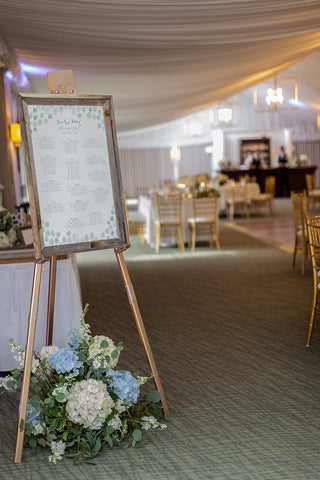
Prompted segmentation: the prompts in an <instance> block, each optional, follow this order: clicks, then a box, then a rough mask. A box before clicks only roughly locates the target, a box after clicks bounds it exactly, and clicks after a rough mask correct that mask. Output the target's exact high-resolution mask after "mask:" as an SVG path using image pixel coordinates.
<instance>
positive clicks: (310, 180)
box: [305, 173, 320, 209]
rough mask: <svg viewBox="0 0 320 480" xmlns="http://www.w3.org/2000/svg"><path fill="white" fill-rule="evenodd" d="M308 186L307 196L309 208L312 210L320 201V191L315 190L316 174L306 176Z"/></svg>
mask: <svg viewBox="0 0 320 480" xmlns="http://www.w3.org/2000/svg"><path fill="white" fill-rule="evenodd" d="M305 180H306V186H307V194H308V200H309V208H310V209H312V208H313V207H314V203H315V201H320V189H318V188H315V174H314V173H312V174H309V173H306V174H305Z"/></svg>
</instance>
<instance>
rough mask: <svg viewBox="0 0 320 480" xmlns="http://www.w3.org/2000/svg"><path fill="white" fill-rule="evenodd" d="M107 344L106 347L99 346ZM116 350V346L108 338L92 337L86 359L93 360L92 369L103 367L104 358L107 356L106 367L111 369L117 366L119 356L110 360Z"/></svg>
mask: <svg viewBox="0 0 320 480" xmlns="http://www.w3.org/2000/svg"><path fill="white" fill-rule="evenodd" d="M105 343H106V344H107V345H108V346H106V347H104V346H101V344H102V345H103V344H105ZM113 351H117V350H116V346H115V344H114V343H113V341H112V340H111V338H109V337H105V336H104V335H96V336H95V337H93V343H92V344H91V345H90V347H89V355H88V359H94V361H93V366H94V368H101V367H105V366H106V365H103V361H104V357H106V356H108V357H109V358H110V360H109V362H108V364H107V365H108V367H110V368H113V367H115V366H116V365H117V363H118V360H119V355H118V356H117V357H116V358H112V356H111V354H112V352H113Z"/></svg>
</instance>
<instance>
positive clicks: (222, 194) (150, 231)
mask: <svg viewBox="0 0 320 480" xmlns="http://www.w3.org/2000/svg"><path fill="white" fill-rule="evenodd" d="M239 187H242V186H241V185H240V184H236V185H235V186H234V187H232V185H231V183H230V182H228V183H226V184H224V185H221V186H220V185H218V186H216V187H215V188H216V190H217V191H218V192H219V201H218V210H219V212H220V213H221V212H224V211H225V209H226V200H227V199H228V198H229V197H231V189H232V188H234V189H235V191H237V188H239ZM259 193H260V187H259V185H258V183H255V182H252V183H247V184H246V196H247V202H248V205H250V203H251V199H252V198H253V197H254V196H256V195H258V194H259ZM138 211H139V212H140V213H142V215H143V216H144V218H145V229H144V238H145V240H146V243H147V244H148V245H151V246H154V245H155V240H156V231H155V221H156V218H157V213H156V207H155V202H154V198H153V196H152V195H140V196H139V201H138ZM189 217H192V200H191V199H190V198H187V197H184V198H183V199H182V202H181V224H182V225H181V226H182V236H183V241H184V242H185V243H186V242H187V240H188V223H187V219H188V218H189ZM218 220H219V219H218V215H217V226H218V229H219V222H218ZM205 238H207V237H205ZM198 239H200V240H201V237H200V236H199V237H198ZM170 240H171V239H170V237H169V238H167V239H166V242H165V243H163V242H162V241H161V245H163V246H165V245H173V244H176V243H177V237H176V236H173V237H172V241H170Z"/></svg>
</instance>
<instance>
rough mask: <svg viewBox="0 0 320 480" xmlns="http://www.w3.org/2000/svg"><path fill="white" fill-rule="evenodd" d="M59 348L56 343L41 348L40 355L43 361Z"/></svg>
mask: <svg viewBox="0 0 320 480" xmlns="http://www.w3.org/2000/svg"><path fill="white" fill-rule="evenodd" d="M58 350H59V347H57V346H56V345H46V346H44V347H42V348H41V350H40V352H39V354H38V355H39V358H40V360H41V361H43V360H45V359H47V358H49V357H50V355H52V354H53V353H54V352H57V351H58Z"/></svg>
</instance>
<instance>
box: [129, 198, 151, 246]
mask: <svg viewBox="0 0 320 480" xmlns="http://www.w3.org/2000/svg"><path fill="white" fill-rule="evenodd" d="M123 197H124V206H125V212H126V216H127V224H128V231H129V234H130V233H136V234H137V235H138V236H139V238H140V240H141V243H142V244H143V245H144V244H145V243H146V240H145V238H144V230H145V226H146V219H145V216H144V215H143V214H142V213H141V212H139V211H138V210H128V206H127V197H126V195H125V194H123Z"/></svg>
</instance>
